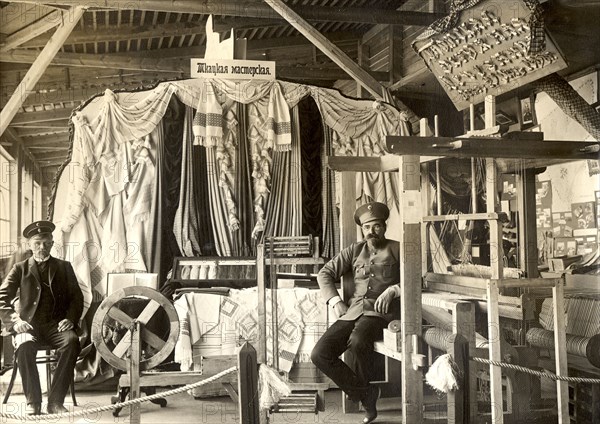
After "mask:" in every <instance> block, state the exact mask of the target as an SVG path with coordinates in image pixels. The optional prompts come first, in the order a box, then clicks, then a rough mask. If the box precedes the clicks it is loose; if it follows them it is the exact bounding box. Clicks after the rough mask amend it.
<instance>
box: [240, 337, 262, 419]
mask: <svg viewBox="0 0 600 424" xmlns="http://www.w3.org/2000/svg"><path fill="white" fill-rule="evenodd" d="M238 394H239V398H238V402H239V405H238V406H239V411H240V424H258V423H259V417H258V415H259V404H258V364H257V362H256V350H255V349H254V348H253V347H252V345H251V344H250V343H248V342H246V343H244V344H243V345H242V347H241V348H240V350H239V351H238Z"/></svg>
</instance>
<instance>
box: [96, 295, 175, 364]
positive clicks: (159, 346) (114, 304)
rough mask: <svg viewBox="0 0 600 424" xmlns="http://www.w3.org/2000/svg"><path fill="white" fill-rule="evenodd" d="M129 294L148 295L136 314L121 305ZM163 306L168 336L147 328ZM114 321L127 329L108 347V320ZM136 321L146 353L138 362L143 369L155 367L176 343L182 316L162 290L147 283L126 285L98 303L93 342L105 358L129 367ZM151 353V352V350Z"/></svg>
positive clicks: (134, 296) (110, 361)
mask: <svg viewBox="0 0 600 424" xmlns="http://www.w3.org/2000/svg"><path fill="white" fill-rule="evenodd" d="M126 298H146V299H149V302H148V304H147V305H146V306H145V307H144V309H143V311H142V312H141V313H140V314H139V316H138V317H137V318H133V317H131V316H129V314H128V313H126V312H124V311H122V310H121V309H119V303H118V302H120V301H121V300H123V299H126ZM161 308H162V309H163V310H164V311H165V312H166V315H167V317H168V319H169V335H168V337H167V339H166V340H163V338H161V337H159V336H157V335H156V334H155V333H153V332H152V331H150V330H148V329H147V328H146V324H148V322H149V321H150V319H152V317H153V316H154V315H155V314H156V312H157V311H158V310H159V309H161ZM110 321H112V322H115V323H117V324H118V326H120V328H122V329H126V332H125V334H124V335H123V337H121V338H120V340H118V342H117V343H116V344H115V346H114V347H109V345H108V344H107V340H106V339H105V337H104V333H105V330H106V328H107V326H109V322H110ZM136 323H139V324H141V325H140V343H145V346H146V349H145V351H146V357H145V358H143V359H141V360H140V362H139V366H140V371H143V370H147V369H151V368H154V367H155V366H157V365H159V364H160V363H161V362H162V361H164V360H165V359H166V357H167V356H169V354H170V353H171V351H172V350H173V348H174V347H175V343H176V341H177V337H178V335H179V319H178V318H177V312H176V311H175V307H174V306H173V305H172V304H171V303H170V302H169V300H168V299H167V298H166V297H164V296H163V295H162V294H160V293H159V292H157V291H156V290H153V289H151V288H148V287H139V286H137V287H125V288H123V289H120V290H117V291H116V292H114V293H113V294H111V295H110V296H108V297H107V298H106V299H104V301H103V302H102V303H101V304H100V306H99V307H98V310H97V311H96V314H95V315H94V321H93V325H92V342H93V343H94V345H95V346H96V349H98V352H99V353H100V355H101V356H102V358H103V359H104V360H106V362H108V363H109V364H110V365H112V366H113V367H115V368H118V369H120V370H123V371H127V370H128V369H129V368H130V359H129V358H130V357H131V331H132V329H133V327H134V326H135V324H136ZM149 353H151V354H149Z"/></svg>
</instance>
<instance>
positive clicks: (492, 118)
mask: <svg viewBox="0 0 600 424" xmlns="http://www.w3.org/2000/svg"><path fill="white" fill-rule="evenodd" d="M495 124H496V98H495V97H494V96H486V98H485V127H486V128H491V127H493V126H494V125H495ZM485 166H486V173H485V176H486V178H485V191H486V212H488V213H493V212H496V180H497V178H498V170H497V169H496V162H495V160H494V159H491V158H488V159H486V160H485ZM488 224H489V227H490V268H491V274H492V275H491V279H490V281H489V282H488V284H487V299H488V302H487V303H488V311H487V314H488V339H489V358H490V360H492V361H498V362H500V361H501V360H502V356H501V354H500V338H501V334H500V315H499V311H498V296H499V291H498V280H499V279H501V278H502V257H503V252H502V229H501V228H500V224H499V222H498V220H497V219H491V220H489V221H488ZM490 391H491V399H492V411H491V412H492V422H493V423H494V424H502V423H504V415H503V412H502V411H503V402H502V368H500V367H499V366H496V365H490Z"/></svg>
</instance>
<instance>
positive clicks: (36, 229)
mask: <svg viewBox="0 0 600 424" xmlns="http://www.w3.org/2000/svg"><path fill="white" fill-rule="evenodd" d="M55 228H56V226H55V225H54V224H53V223H52V222H50V221H35V222H32V223H31V224H29V225H28V226H27V227H25V229H24V230H23V237H25V238H26V239H30V238H31V237H33V236H35V235H36V234H47V233H50V234H52V232H53V231H54V229H55Z"/></svg>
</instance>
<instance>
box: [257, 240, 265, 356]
mask: <svg viewBox="0 0 600 424" xmlns="http://www.w3.org/2000/svg"><path fill="white" fill-rule="evenodd" d="M256 281H257V286H258V287H257V292H258V308H257V309H258V340H259V345H258V362H259V363H261V364H266V363H267V290H266V281H265V245H264V243H263V244H260V245H258V247H257V249H256Z"/></svg>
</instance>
